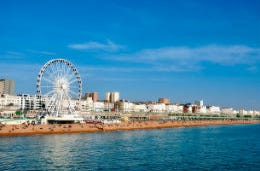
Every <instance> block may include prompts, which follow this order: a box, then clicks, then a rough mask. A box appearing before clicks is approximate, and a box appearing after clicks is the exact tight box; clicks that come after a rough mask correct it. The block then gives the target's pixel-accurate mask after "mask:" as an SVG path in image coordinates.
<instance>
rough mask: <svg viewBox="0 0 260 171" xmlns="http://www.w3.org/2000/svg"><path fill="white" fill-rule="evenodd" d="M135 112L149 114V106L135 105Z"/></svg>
mask: <svg viewBox="0 0 260 171" xmlns="http://www.w3.org/2000/svg"><path fill="white" fill-rule="evenodd" d="M133 110H134V112H147V111H148V109H147V106H146V104H135V105H134V109H133Z"/></svg>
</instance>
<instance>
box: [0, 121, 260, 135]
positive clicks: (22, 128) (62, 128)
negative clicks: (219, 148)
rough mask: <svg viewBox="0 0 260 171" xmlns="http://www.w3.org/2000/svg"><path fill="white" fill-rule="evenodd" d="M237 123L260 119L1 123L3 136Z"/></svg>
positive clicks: (0, 129) (257, 122)
mask: <svg viewBox="0 0 260 171" xmlns="http://www.w3.org/2000/svg"><path fill="white" fill-rule="evenodd" d="M235 124H260V120H170V121H153V120H147V121H129V122H121V123H111V124H102V123H96V124H94V123H83V124H50V125H25V124H21V125H0V137H2V136H28V135H48V134H67V133H92V132H112V131H131V130H145V129H163V128H179V127H196V126H218V125H235Z"/></svg>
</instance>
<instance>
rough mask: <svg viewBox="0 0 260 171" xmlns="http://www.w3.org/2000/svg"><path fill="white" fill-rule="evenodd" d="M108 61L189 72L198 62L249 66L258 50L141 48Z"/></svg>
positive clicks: (259, 58) (257, 56)
mask: <svg viewBox="0 0 260 171" xmlns="http://www.w3.org/2000/svg"><path fill="white" fill-rule="evenodd" d="M109 59H110V60H118V61H126V62H134V63H144V64H149V65H151V66H152V67H154V68H155V69H158V70H161V71H190V70H198V69H201V68H202V64H201V63H202V62H210V63H215V64H219V65H237V64H252V63H255V62H257V61H260V49H259V48H253V47H249V46H244V45H234V46H219V45H208V46H202V47H163V48H158V49H144V50H141V51H138V52H136V53H133V54H121V55H116V56H115V55H114V56H110V57H109Z"/></svg>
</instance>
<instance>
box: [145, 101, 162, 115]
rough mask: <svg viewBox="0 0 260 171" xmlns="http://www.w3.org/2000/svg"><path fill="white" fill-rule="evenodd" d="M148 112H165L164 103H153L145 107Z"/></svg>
mask: <svg viewBox="0 0 260 171" xmlns="http://www.w3.org/2000/svg"><path fill="white" fill-rule="evenodd" d="M147 108H148V111H150V112H155V113H162V112H165V111H166V105H165V104H164V103H155V104H148V105H147Z"/></svg>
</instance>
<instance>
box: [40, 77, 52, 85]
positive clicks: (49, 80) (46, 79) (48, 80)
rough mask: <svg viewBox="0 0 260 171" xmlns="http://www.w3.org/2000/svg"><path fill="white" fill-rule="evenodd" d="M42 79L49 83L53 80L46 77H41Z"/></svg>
mask: <svg viewBox="0 0 260 171" xmlns="http://www.w3.org/2000/svg"><path fill="white" fill-rule="evenodd" d="M42 79H43V80H45V81H47V82H49V83H51V84H53V81H52V80H51V79H48V78H46V77H42Z"/></svg>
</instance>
